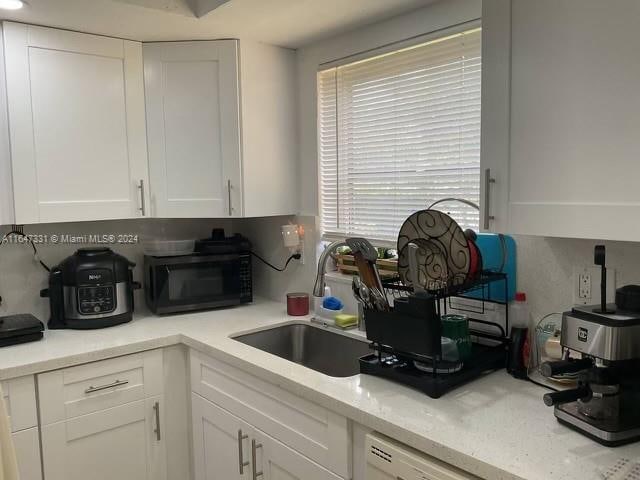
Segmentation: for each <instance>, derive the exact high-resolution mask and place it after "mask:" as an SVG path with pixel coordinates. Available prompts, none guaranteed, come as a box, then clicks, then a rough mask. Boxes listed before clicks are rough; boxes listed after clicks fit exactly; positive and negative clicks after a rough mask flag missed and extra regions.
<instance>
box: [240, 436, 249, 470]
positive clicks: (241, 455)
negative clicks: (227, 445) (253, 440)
mask: <svg viewBox="0 0 640 480" xmlns="http://www.w3.org/2000/svg"><path fill="white" fill-rule="evenodd" d="M247 438H249V435H243V434H242V430H238V462H239V465H238V466H239V467H240V475H244V467H248V466H249V462H245V461H244V455H243V454H242V441H243V440H246V439H247Z"/></svg>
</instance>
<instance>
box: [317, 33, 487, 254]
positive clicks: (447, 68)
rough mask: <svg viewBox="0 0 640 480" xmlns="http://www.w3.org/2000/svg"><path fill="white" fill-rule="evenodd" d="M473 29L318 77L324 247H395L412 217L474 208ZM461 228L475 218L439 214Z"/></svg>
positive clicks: (477, 64)
mask: <svg viewBox="0 0 640 480" xmlns="http://www.w3.org/2000/svg"><path fill="white" fill-rule="evenodd" d="M480 46H481V43H480V29H479V28H478V29H474V30H469V31H466V32H464V33H459V34H455V35H450V36H447V37H444V38H440V39H437V40H433V41H430V42H428V43H425V44H422V45H418V46H414V47H410V48H405V49H402V50H398V51H395V52H392V53H387V54H384V55H379V56H376V57H373V58H369V59H366V60H362V61H358V62H354V63H351V64H348V65H343V66H339V67H335V68H330V69H328V70H323V71H321V72H319V73H318V114H319V115H318V128H319V158H320V179H319V182H320V203H321V228H322V233H323V238H324V239H335V238H344V237H347V236H364V237H366V238H368V239H370V240H378V241H381V242H395V241H396V239H397V235H398V230H399V229H400V226H401V225H402V222H403V221H404V220H405V219H406V218H407V217H408V216H409V215H410V214H411V213H413V212H415V211H417V210H421V209H424V208H427V207H428V206H429V205H431V204H432V203H433V202H435V201H437V200H441V199H444V198H451V197H453V198H462V199H465V200H470V201H471V202H473V203H475V204H478V201H479V194H480V68H481V57H480V50H481V49H480ZM436 208H439V209H440V210H443V211H447V212H449V213H450V214H451V216H452V217H453V218H454V219H455V220H457V221H458V223H460V225H462V226H463V228H476V229H477V228H478V224H479V212H478V211H477V210H475V209H473V208H472V207H469V206H467V205H465V204H462V203H459V202H447V203H446V204H443V206H442V207H440V206H439V207H436Z"/></svg>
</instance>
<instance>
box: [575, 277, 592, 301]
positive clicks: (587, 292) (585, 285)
mask: <svg viewBox="0 0 640 480" xmlns="http://www.w3.org/2000/svg"><path fill="white" fill-rule="evenodd" d="M578 298H579V299H580V300H584V301H586V300H590V299H591V274H590V273H589V271H588V270H585V271H583V272H581V273H579V274H578Z"/></svg>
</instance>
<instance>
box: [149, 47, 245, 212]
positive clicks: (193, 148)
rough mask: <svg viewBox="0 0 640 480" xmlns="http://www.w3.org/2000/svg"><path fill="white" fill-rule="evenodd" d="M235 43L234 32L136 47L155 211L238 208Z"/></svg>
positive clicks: (234, 209)
mask: <svg viewBox="0 0 640 480" xmlns="http://www.w3.org/2000/svg"><path fill="white" fill-rule="evenodd" d="M237 49H238V42H236V41H235V40H220V41H211V42H184V43H183V42H180V43H151V44H147V45H145V46H144V48H143V51H144V75H145V84H146V102H147V134H148V139H149V159H150V164H149V176H150V180H151V187H152V194H151V203H152V209H153V213H154V215H155V216H159V217H223V216H230V215H233V214H236V215H237V214H240V213H241V212H242V196H241V195H240V185H241V173H240V125H239V114H240V110H239V108H240V107H239V98H238V61H237V59H238V53H237Z"/></svg>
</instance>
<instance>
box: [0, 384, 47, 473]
mask: <svg viewBox="0 0 640 480" xmlns="http://www.w3.org/2000/svg"><path fill="white" fill-rule="evenodd" d="M2 395H3V400H4V403H5V406H6V408H7V413H8V415H9V420H10V423H11V432H12V433H11V438H12V440H13V444H14V446H15V450H16V459H17V461H18V472H19V474H20V480H42V465H41V462H40V439H39V432H38V413H37V407H36V388H35V382H34V378H33V375H28V376H25V377H19V378H14V379H11V380H4V381H3V382H2Z"/></svg>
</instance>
